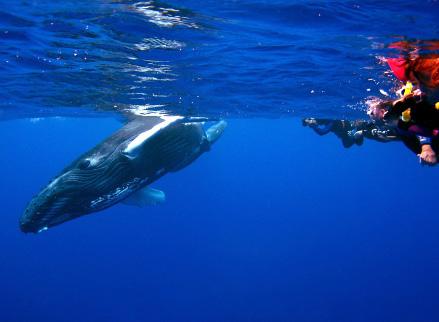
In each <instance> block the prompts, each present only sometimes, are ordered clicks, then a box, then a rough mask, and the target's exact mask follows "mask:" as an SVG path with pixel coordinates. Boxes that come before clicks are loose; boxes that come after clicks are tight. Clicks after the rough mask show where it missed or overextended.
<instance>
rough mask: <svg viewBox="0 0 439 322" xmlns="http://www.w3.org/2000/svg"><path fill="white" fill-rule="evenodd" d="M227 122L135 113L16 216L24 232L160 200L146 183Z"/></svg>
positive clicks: (187, 158)
mask: <svg viewBox="0 0 439 322" xmlns="http://www.w3.org/2000/svg"><path fill="white" fill-rule="evenodd" d="M225 127H226V122H225V121H219V122H217V123H215V124H213V125H212V126H211V127H209V128H208V129H207V130H205V129H204V124H203V122H201V121H199V120H194V119H188V118H184V117H179V116H152V117H142V118H137V119H135V120H133V121H131V122H129V123H127V124H126V125H125V126H123V127H122V128H121V129H120V130H118V131H117V132H115V133H114V134H113V135H111V136H110V137H109V138H107V139H106V140H104V141H103V142H102V143H100V144H98V145H97V146H96V147H94V148H93V149H91V150H90V151H88V152H86V153H85V154H84V155H82V156H81V157H79V158H78V159H77V160H76V161H74V162H73V163H72V164H71V165H70V166H68V167H67V168H65V169H64V170H63V171H62V172H61V174H60V175H58V176H57V177H55V178H54V179H53V180H52V181H51V182H50V183H49V184H48V185H47V186H46V187H45V188H44V189H43V190H42V191H41V192H40V193H39V194H38V195H37V196H35V197H34V198H33V199H32V200H31V201H30V203H29V204H28V206H27V208H26V209H25V211H24V213H23V215H22V216H21V218H20V229H21V230H22V231H23V232H26V233H27V232H33V233H38V232H41V231H43V230H46V229H48V228H50V227H53V226H56V225H59V224H61V223H64V222H66V221H69V220H72V219H75V218H78V217H81V216H83V215H87V214H90V213H94V212H97V211H101V210H103V209H106V208H108V207H111V206H113V205H115V204H116V203H118V202H125V203H127V204H131V205H138V206H144V205H148V204H157V203H160V202H163V201H164V199H165V195H164V193H163V192H162V191H159V190H156V189H152V188H150V187H149V185H150V184H151V183H153V182H154V181H156V180H158V179H159V178H160V177H162V176H163V175H165V174H166V173H168V172H174V171H178V170H180V169H182V168H184V167H186V166H187V165H189V164H190V163H192V162H193V161H194V160H195V159H197V158H198V157H199V156H200V155H201V154H203V153H204V152H205V151H208V150H209V149H210V147H211V145H212V144H213V143H214V142H215V141H216V140H217V139H218V138H219V137H220V136H221V134H222V133H223V131H224V129H225Z"/></svg>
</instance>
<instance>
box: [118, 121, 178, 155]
mask: <svg viewBox="0 0 439 322" xmlns="http://www.w3.org/2000/svg"><path fill="white" fill-rule="evenodd" d="M160 118H161V119H162V122H160V123H158V124H156V125H155V126H153V127H152V128H151V129H149V130H147V131H145V132H142V133H140V134H139V135H138V136H137V137H136V138H134V140H132V141H131V142H130V143H129V144H128V146H127V147H126V148H125V150H124V151H123V153H124V154H125V155H126V156H127V157H129V158H130V159H133V158H135V157H136V156H137V154H138V151H139V150H140V149H141V147H142V145H143V144H144V143H145V142H146V141H148V139H149V138H151V137H152V136H153V135H155V134H156V133H158V132H159V131H160V130H162V129H164V128H165V127H167V126H168V125H170V124H171V123H174V122H175V121H177V120H180V119H182V118H183V117H181V116H161V117H160Z"/></svg>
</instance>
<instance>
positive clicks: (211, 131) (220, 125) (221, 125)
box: [206, 120, 227, 144]
mask: <svg viewBox="0 0 439 322" xmlns="http://www.w3.org/2000/svg"><path fill="white" fill-rule="evenodd" d="M226 126H227V122H226V121H224V120H221V121H219V122H217V123H215V124H214V125H212V126H211V127H209V128H208V129H207V130H206V137H207V141H209V143H210V144H213V143H215V141H216V140H218V139H219V137H220V136H221V134H223V132H224V129H225V128H226Z"/></svg>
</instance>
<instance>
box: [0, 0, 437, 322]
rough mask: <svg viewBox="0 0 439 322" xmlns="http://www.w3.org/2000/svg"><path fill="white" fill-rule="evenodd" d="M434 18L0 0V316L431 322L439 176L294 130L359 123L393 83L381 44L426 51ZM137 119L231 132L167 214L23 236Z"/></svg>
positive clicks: (378, 8)
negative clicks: (22, 225)
mask: <svg viewBox="0 0 439 322" xmlns="http://www.w3.org/2000/svg"><path fill="white" fill-rule="evenodd" d="M438 16H439V4H438V2H437V1H436V0H425V1H418V2H414V1H401V0H399V1H397V0H389V1H375V0H367V1H361V2H360V1H352V0H347V1H345V0H331V1H327V0H313V1H308V0H297V1H287V0H275V1H264V0H242V1H228V0H227V1H226V0H225V1H217V0H207V1H199V0H184V1H183V0H182V1H172V0H171V1H169V2H167V3H164V2H159V1H150V2H136V1H134V0H121V1H110V0H64V1H53V0H39V1H7V0H0V84H1V86H0V119H1V120H2V122H1V123H0V138H1V140H0V151H1V152H0V178H1V180H0V202H1V207H0V227H1V229H2V232H1V234H0V245H1V250H0V321H1V322H3V321H7V322H15V321H20V322H22V321H23V322H29V321H31V322H34V321H37V322H40V321H44V322H47V321H56V322H58V321H72V322H77V321H86V322H88V321H90V322H92V321H93V322H96V321H99V322H100V321H102V322H109V321H111V322H113V321H121V322H138V321H154V322H155V321H160V322H161V321H178V322H180V321H191V322H192V321H200V322H205V321H263V322H266V321H299V322H306V321H313V322H314V321H316V322H321V321H328V322H333V321H340V322H352V321H355V322H371V321H374V322H418V321H419V322H437V321H439V304H438V303H439V295H438V289H439V277H438V276H439V274H438V272H439V253H438V249H439V247H438V246H439V234H438V232H439V215H438V211H437V200H438V193H439V189H438V186H437V183H438V179H439V178H438V177H439V174H438V169H437V168H428V167H421V166H420V165H419V164H418V160H417V158H416V156H415V155H413V154H412V153H411V152H409V151H408V150H407V149H406V148H405V147H404V146H403V145H402V144H401V143H389V144H380V143H376V142H365V144H364V146H362V147H353V148H351V149H344V148H343V147H342V145H341V143H340V142H339V141H338V139H336V137H335V136H333V135H332V134H331V135H327V136H324V137H319V136H317V135H315V134H314V133H313V131H312V130H310V129H307V128H303V127H302V126H301V124H300V119H299V117H311V116H320V117H328V118H345V117H348V118H366V115H365V113H364V111H365V104H364V102H365V100H366V99H367V98H368V97H369V96H379V97H381V98H383V94H382V93H381V92H380V90H385V91H387V92H389V93H390V94H391V95H392V93H393V89H394V88H395V87H397V86H400V85H401V84H399V83H397V82H396V81H395V78H394V77H393V76H392V75H391V74H390V73H389V70H388V67H387V66H386V65H385V64H383V63H382V60H380V59H381V58H382V57H384V56H395V55H397V54H398V52H396V51H395V50H392V49H390V48H389V45H390V44H392V43H393V42H395V41H398V40H411V41H422V40H431V39H439V23H438V21H439V20H438V19H437V17H438ZM420 45H421V44H420ZM425 51H426V49H425V48H423V47H422V46H421V53H425ZM151 110H152V111H154V112H157V111H161V112H168V113H173V114H179V115H207V116H215V117H224V118H226V119H227V120H228V122H229V127H228V128H227V130H226V132H225V134H224V136H223V137H222V138H221V139H220V140H219V141H218V142H217V143H216V144H215V146H214V147H213V148H212V151H210V152H209V153H206V154H205V155H203V156H201V157H200V158H199V159H198V160H197V161H196V162H195V163H194V164H192V165H191V166H189V167H188V168H186V169H184V170H182V171H180V172H178V173H173V174H169V175H166V176H165V177H163V178H162V179H161V180H160V181H158V182H157V183H156V184H154V185H153V186H154V187H155V188H158V189H162V190H164V191H165V192H166V194H167V202H166V203H165V204H163V205H159V206H156V207H148V208H144V209H139V208H133V207H128V206H124V205H117V206H115V207H112V208H110V209H108V210H106V211H103V212H100V213H97V214H93V215H90V216H86V217H83V218H80V219H78V220H74V221H71V222H68V223H65V224H63V225H60V226H59V227H56V228H53V229H50V230H49V231H47V232H45V233H43V234H39V235H25V234H23V233H21V232H20V231H19V228H18V219H19V217H20V216H21V214H22V212H23V210H24V209H25V207H26V205H27V203H28V202H29V200H30V199H31V198H32V197H33V196H34V195H35V194H36V193H38V191H40V189H41V188H42V187H44V186H45V185H46V184H47V183H48V182H49V180H50V179H51V178H52V177H53V176H55V175H56V174H58V173H59V171H61V169H63V168H64V167H65V166H66V165H68V164H69V163H70V162H71V161H72V160H74V159H76V157H77V156H78V155H79V154H81V153H83V152H85V151H87V150H88V149H89V148H91V147H93V146H94V145H95V144H97V143H98V142H100V141H101V140H102V139H104V138H105V137H107V136H109V135H110V134H111V133H113V132H114V131H115V130H116V129H118V128H119V127H120V126H121V123H120V122H119V121H120V120H122V119H123V117H124V116H126V115H127V114H128V112H129V111H131V112H132V111H135V112H139V111H143V112H149V111H151ZM121 115H123V116H121ZM47 116H50V117H49V118H45V117H47ZM59 116H73V117H74V118H62V117H59ZM90 116H96V118H87V117H90ZM104 116H105V117H104ZM291 116H296V118H292V117H291ZM39 118H41V119H39Z"/></svg>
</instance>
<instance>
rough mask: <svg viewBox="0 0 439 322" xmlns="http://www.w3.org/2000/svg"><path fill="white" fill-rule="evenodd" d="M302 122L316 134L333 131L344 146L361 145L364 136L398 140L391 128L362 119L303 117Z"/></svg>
mask: <svg viewBox="0 0 439 322" xmlns="http://www.w3.org/2000/svg"><path fill="white" fill-rule="evenodd" d="M302 124H303V126H309V127H310V128H312V129H313V130H314V132H316V133H317V134H318V135H325V134H328V133H330V132H332V133H334V134H335V135H336V136H337V137H338V138H340V139H341V141H342V143H343V146H344V147H345V148H350V147H351V146H353V145H354V144H356V145H362V144H363V141H364V138H367V139H370V140H375V141H379V142H390V141H395V140H399V137H398V135H397V134H396V133H395V131H394V130H393V129H392V128H390V127H387V126H385V125H378V124H376V123H375V122H367V121H363V120H357V121H347V120H331V119H315V118H305V119H303V120H302Z"/></svg>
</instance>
